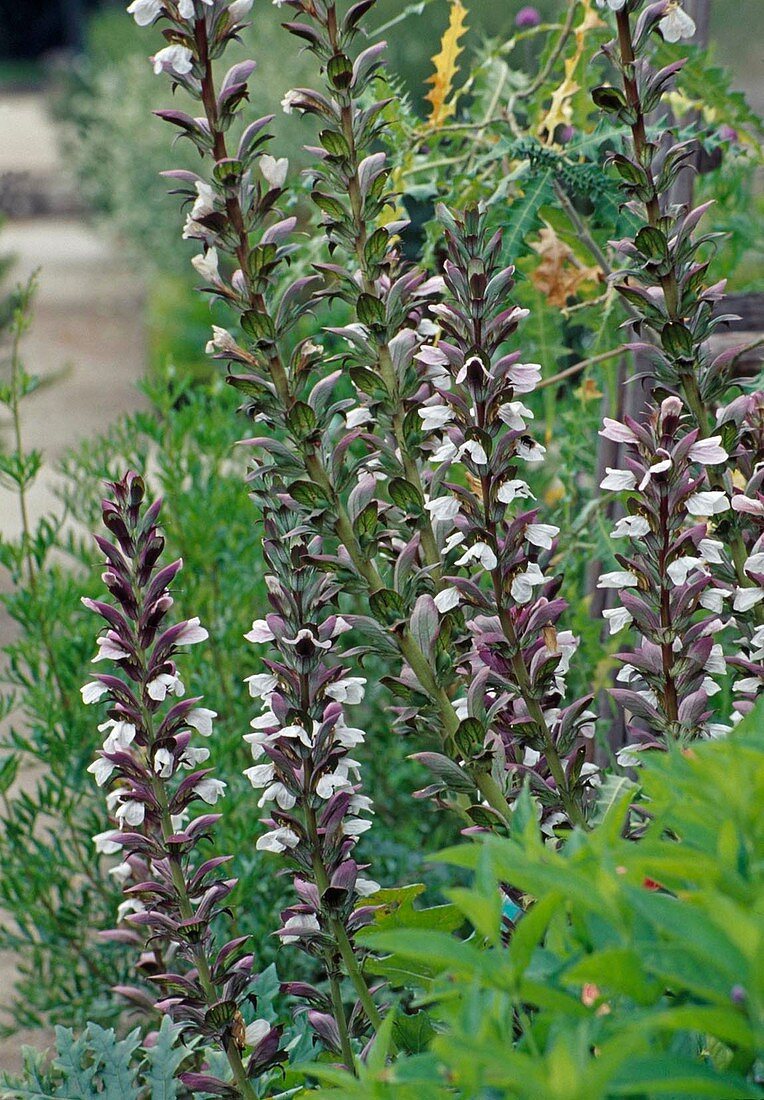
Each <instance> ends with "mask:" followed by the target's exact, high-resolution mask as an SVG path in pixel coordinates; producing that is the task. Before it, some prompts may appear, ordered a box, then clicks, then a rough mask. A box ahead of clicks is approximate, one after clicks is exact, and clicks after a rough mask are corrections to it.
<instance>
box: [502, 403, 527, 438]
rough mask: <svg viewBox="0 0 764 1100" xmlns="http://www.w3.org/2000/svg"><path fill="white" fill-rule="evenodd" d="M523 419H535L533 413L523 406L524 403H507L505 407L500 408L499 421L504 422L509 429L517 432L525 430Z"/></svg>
mask: <svg viewBox="0 0 764 1100" xmlns="http://www.w3.org/2000/svg"><path fill="white" fill-rule="evenodd" d="M523 417H525V420H533V419H534V416H533V413H532V412H531V410H530V409H528V408H526V407H525V405H523V403H522V401H507V402H506V403H505V404H504V405H500V406H499V420H502V421H503V422H504V423H505V424H506V425H507V427H508V428H511V429H512V430H513V431H515V432H522V431H524V430H525V420H524V419H523Z"/></svg>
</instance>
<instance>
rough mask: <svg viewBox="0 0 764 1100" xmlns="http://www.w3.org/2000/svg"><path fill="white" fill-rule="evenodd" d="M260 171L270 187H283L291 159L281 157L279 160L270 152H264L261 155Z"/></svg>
mask: <svg viewBox="0 0 764 1100" xmlns="http://www.w3.org/2000/svg"><path fill="white" fill-rule="evenodd" d="M260 171H261V172H262V174H263V179H264V180H265V182H266V183H267V184H268V186H269V187H273V188H281V187H283V186H284V182H285V180H286V178H287V172H288V171H289V159H288V158H287V157H279V159H278V160H277V159H276V158H275V157H272V156H271V155H270V153H263V155H262V156H261V157H260Z"/></svg>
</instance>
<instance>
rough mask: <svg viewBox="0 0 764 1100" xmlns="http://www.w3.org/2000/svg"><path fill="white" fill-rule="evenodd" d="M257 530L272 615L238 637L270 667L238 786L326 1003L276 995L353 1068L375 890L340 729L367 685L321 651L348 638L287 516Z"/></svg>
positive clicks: (365, 803)
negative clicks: (245, 782)
mask: <svg viewBox="0 0 764 1100" xmlns="http://www.w3.org/2000/svg"><path fill="white" fill-rule="evenodd" d="M265 527H266V538H265V540H264V543H263V551H264V556H265V560H266V562H267V563H268V565H269V567H270V568H271V570H272V573H270V574H269V575H268V576H267V578H266V579H267V583H268V590H269V601H270V603H271V606H272V609H273V610H272V611H271V613H270V614H268V615H267V616H266V617H265V618H264V619H259V620H256V621H255V622H254V623H253V624H252V629H251V631H250V632H249V634H248V635H247V638H248V640H249V641H251V642H253V643H267V642H270V643H271V644H272V646H273V647H274V648H275V649H276V650H277V651H278V659H277V660H272V659H267V658H266V660H265V665H266V667H267V670H268V671H267V672H264V673H255V674H253V675H252V676H250V677H248V683H249V689H250V694H251V695H252V696H253V697H254V698H257V699H259V700H260V701H261V703H262V707H263V710H262V712H261V713H260V714H259V715H257V716H256V717H255V718H254V719H253V721H252V728H253V729H252V733H249V734H247V735H246V736H245V740H246V741H247V742H248V743H249V744H250V746H251V749H252V756H253V759H254V760H255V764H254V765H253V767H251V768H249V769H247V771H246V772H245V775H246V776H247V777H248V779H249V780H250V782H251V784H252V786H253V787H254V788H255V789H256V790H261V791H262V795H261V797H260V801H259V803H258V805H259V806H260V807H261V808H264V809H266V810H267V812H268V813H269V814H270V817H269V818H268V819H267V822H266V823H267V825H268V827H269V829H268V831H267V832H266V833H264V834H262V835H261V836H260V837H259V838H258V840H257V844H256V846H257V848H258V849H259V850H261V851H265V852H273V853H278V854H280V855H281V856H282V859H283V861H284V862H286V863H287V865H288V866H290V867H291V868H292V869H293V870H294V872H295V876H294V887H295V892H296V895H297V897H296V900H295V903H294V904H292V905H291V906H290V907H289V908H288V909H287V910H286V911H285V912H284V913H283V914H282V920H283V922H284V923H283V926H282V927H281V928H280V929H279V930H278V932H277V935H278V936H279V937H280V938H281V941H282V943H283V944H291V943H296V944H297V945H298V946H299V947H300V948H301V949H302V950H303V951H305V952H306V953H307V954H309V955H311V956H315V957H316V958H317V959H318V960H320V961H321V963H322V964H323V969H324V971H325V976H326V978H327V980H328V986H329V990H330V995H329V996H328V997H327V996H326V994H324V993H322V992H320V991H319V990H318V989H317V988H315V987H314V986H311V985H309V984H307V983H305V982H287V983H286V984H285V985H284V987H283V990H284V992H285V993H287V994H292V995H294V996H295V997H296V998H297V999H298V1001H299V1002H304V1003H305V1002H306V1003H307V1005H308V1006H309V1007H308V1010H307V1016H308V1020H309V1022H310V1024H311V1026H312V1028H313V1030H314V1031H315V1032H316V1034H317V1035H318V1037H319V1039H320V1040H321V1041H322V1042H323V1043H324V1045H325V1046H326V1047H327V1048H328V1049H329V1050H332V1051H333V1052H335V1053H336V1054H338V1055H340V1056H341V1057H342V1059H343V1061H344V1063H345V1065H346V1066H347V1067H348V1068H352V1067H353V1047H352V1044H351V1036H353V1035H363V1034H364V1033H365V1032H366V1031H367V1030H368V1027H369V1025H372V1026H373V1027H374V1028H376V1027H378V1026H379V1024H380V1022H381V1017H380V1013H379V1010H378V1008H377V1005H376V1004H375V1001H374V997H373V995H372V992H371V991H370V989H369V986H368V984H367V982H366V979H365V977H364V975H363V972H362V964H363V956H362V952H361V951H360V949H359V948H358V947H357V945H356V944H355V943H354V935H355V933H356V932H357V931H358V930H359V929H360V928H363V927H364V926H365V925H367V924H368V923H370V921H372V920H373V914H374V909H373V907H372V906H368V905H365V904H364V903H363V899H364V898H366V897H368V896H369V895H373V894H375V893H376V892H377V891H378V890H379V885H378V883H376V882H374V881H373V880H372V879H369V878H367V877H364V875H363V874H361V873H360V872H362V871H363V870H364V869H365V867H364V866H361V865H359V864H358V863H357V862H356V860H355V859H354V858H353V850H354V848H355V845H356V843H357V842H358V838H359V837H360V836H361V835H362V834H363V833H365V832H366V830H367V829H369V828H370V827H371V821H370V820H369V817H368V816H367V815H368V814H370V813H372V812H373V810H372V802H371V799H370V798H368V796H366V795H365V794H363V792H362V789H361V787H360V764H359V762H358V761H357V760H356V759H354V757H353V755H352V752H353V750H354V749H355V748H356V747H357V746H358V745H360V744H362V742H363V740H364V733H363V731H362V730H360V729H357V728H355V727H353V726H350V725H348V724H347V722H346V715H345V708H346V706H349V705H355V704H358V703H360V702H361V701H362V699H363V694H364V685H365V683H366V680H365V679H364V678H363V677H355V676H350V675H348V672H349V670H348V669H347V668H345V667H343V665H342V664H340V663H337V661H336V658H335V655H334V653H333V652H332V651H333V650H334V648H335V644H336V642H337V639H338V638H339V637H340V636H341V635H343V634H344V633H345V632H346V631H347V630H348V629H349V625H348V623H347V622H346V621H345V620H344V619H343V618H342V616H340V615H337V614H336V613H334V612H333V610H332V604H333V603H334V602H335V601H336V595H337V584H336V582H335V581H334V580H332V579H331V577H330V576H328V575H327V574H324V573H321V572H319V571H318V570H317V569H316V567H315V565H314V564H313V562H312V557H311V548H310V547H309V546H308V545H306V544H305V542H304V541H303V539H302V537H301V536H300V535H295V534H293V532H292V517H291V516H290V514H289V511H288V509H286V508H282V509H281V510H280V511H279V512H271V513H270V514H268V513H266V516H265ZM312 549H313V552H314V553H315V551H316V547H313V548H312ZM343 971H344V973H345V974H346V975H347V976H348V978H349V979H350V981H351V983H352V985H353V988H354V993H355V997H356V998H357V1001H356V1003H355V1005H354V1006H353V1008H352V1010H351V1011H350V1012H348V1011H347V1010H346V1008H345V1005H344V1003H343V994H342V987H341V979H342V976H343Z"/></svg>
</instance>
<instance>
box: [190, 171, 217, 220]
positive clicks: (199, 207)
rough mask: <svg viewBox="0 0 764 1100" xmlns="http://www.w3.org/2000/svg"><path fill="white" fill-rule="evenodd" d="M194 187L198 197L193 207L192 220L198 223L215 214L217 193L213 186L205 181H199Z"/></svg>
mask: <svg viewBox="0 0 764 1100" xmlns="http://www.w3.org/2000/svg"><path fill="white" fill-rule="evenodd" d="M194 186H195V187H196V196H197V197H196V200H195V201H194V205H193V206H192V207H191V218H192V219H193V220H194V221H198V220H199V218H205V217H206V216H207V215H208V214H212V213H214V211H215V192H214V191H213V190H212V185H211V184H209V183H205V181H204V180H197V181H196V183H195V184H194Z"/></svg>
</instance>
